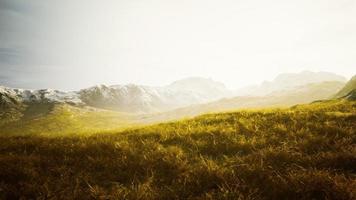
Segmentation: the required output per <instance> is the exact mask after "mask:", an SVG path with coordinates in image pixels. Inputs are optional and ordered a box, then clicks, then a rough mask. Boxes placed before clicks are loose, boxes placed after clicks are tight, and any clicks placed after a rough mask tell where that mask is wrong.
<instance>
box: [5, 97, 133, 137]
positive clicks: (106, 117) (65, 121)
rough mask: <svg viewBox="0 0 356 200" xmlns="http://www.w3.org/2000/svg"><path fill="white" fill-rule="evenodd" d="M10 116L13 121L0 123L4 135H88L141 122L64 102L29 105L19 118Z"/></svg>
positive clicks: (117, 113)
mask: <svg viewBox="0 0 356 200" xmlns="http://www.w3.org/2000/svg"><path fill="white" fill-rule="evenodd" d="M10 115H11V116H12V118H10V119H11V120H6V119H8V118H4V121H2V123H1V124H0V135H1V136H21V135H32V136H34V135H45V136H53V137H58V136H63V135H67V136H68V135H81V134H85V135H88V134H94V133H96V132H98V131H100V132H103V131H108V130H110V131H113V130H122V129H123V128H127V127H130V126H133V125H135V124H137V123H138V122H137V121H135V117H134V116H133V115H129V114H125V113H119V112H114V111H108V110H100V109H96V108H91V107H76V106H71V105H68V104H63V103H56V104H53V103H46V104H44V103H41V104H36V103H33V104H27V105H26V106H25V107H24V109H23V110H22V111H21V112H20V113H18V116H15V115H13V114H10Z"/></svg>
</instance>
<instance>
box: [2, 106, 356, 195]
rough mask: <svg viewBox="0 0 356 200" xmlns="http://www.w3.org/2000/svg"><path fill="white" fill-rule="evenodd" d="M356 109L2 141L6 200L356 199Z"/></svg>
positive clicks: (265, 113) (310, 109)
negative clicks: (355, 125)
mask: <svg viewBox="0 0 356 200" xmlns="http://www.w3.org/2000/svg"><path fill="white" fill-rule="evenodd" d="M355 122H356V102H355V101H347V100H334V101H327V102H318V103H313V104H309V105H300V106H296V107H293V108H290V109H269V110H256V111H239V112H231V113H219V114H208V115H203V116H199V117H196V118H194V119H190V120H184V121H177V122H172V123H164V124H158V125H153V126H148V127H145V128H138V129H131V130H127V131H124V132H112V133H106V134H98V135H92V136H87V137H84V136H81V137H78V136H70V137H55V138H53V137H34V136H32V137H31V136H25V137H3V136H2V137H1V138H0V179H1V183H0V191H1V192H0V198H1V199H19V198H21V199H36V198H38V199H51V198H54V197H55V198H57V199H128V200H130V199H145V200H146V199H162V200H163V199H341V200H342V199H345V200H346V199H354V197H355V196H356V178H355V177H356V171H355V168H354V166H356V149H355V145H356V143H355V141H356V134H355V130H354V128H355V127H354V124H355Z"/></svg>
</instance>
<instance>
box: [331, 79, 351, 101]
mask: <svg viewBox="0 0 356 200" xmlns="http://www.w3.org/2000/svg"><path fill="white" fill-rule="evenodd" d="M355 93H356V75H355V76H353V77H352V78H351V79H350V80H349V81H348V82H347V83H346V85H345V86H344V87H343V88H342V89H341V90H340V91H339V92H338V93H337V94H336V95H335V98H341V97H345V96H348V95H349V94H350V95H351V96H350V97H351V98H352V97H353V99H356V95H355Z"/></svg>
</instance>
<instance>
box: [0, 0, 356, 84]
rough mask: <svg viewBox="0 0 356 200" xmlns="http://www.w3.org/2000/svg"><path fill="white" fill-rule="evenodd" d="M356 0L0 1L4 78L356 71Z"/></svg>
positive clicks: (93, 79)
mask: <svg viewBox="0 0 356 200" xmlns="http://www.w3.org/2000/svg"><path fill="white" fill-rule="evenodd" d="M355 69H356V1H355V0H298V1H295V0H269V1H265V0H248V1H247V0H245V1H242V0H214V1H213V0H106V1H101V0H51V1H48V0H31V1H28V0H0V85H5V86H9V87H20V88H30V89H38V88H53V89H61V90H76V89H79V88H85V87H89V86H92V85H95V84H127V83H136V84H144V85H153V86H158V85H165V84H169V83H170V82H173V81H175V80H178V79H181V78H186V77H191V76H200V77H207V78H212V79H214V80H217V81H221V82H223V83H225V84H226V86H228V87H229V88H232V89H233V88H241V87H244V86H247V85H250V84H256V83H260V82H262V81H263V80H272V79H273V78H274V77H276V76H277V75H278V74H280V73H288V72H300V71H304V70H310V71H328V72H334V73H337V74H340V75H343V76H345V77H346V78H350V77H351V76H353V75H355V74H356V70H355Z"/></svg>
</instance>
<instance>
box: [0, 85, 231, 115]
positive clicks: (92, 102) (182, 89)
mask: <svg viewBox="0 0 356 200" xmlns="http://www.w3.org/2000/svg"><path fill="white" fill-rule="evenodd" d="M0 94H1V96H0V97H1V98H2V99H1V102H2V103H3V104H4V105H5V104H7V105H9V103H10V102H18V103H25V104H26V103H43V102H45V103H70V104H74V105H88V106H92V107H97V108H103V109H111V110H116V111H121V112H133V113H149V112H160V111H166V110H169V109H175V108H179V107H184V106H188V105H192V104H200V103H206V102H209V101H213V100H217V99H220V98H223V97H226V96H227V95H229V94H230V91H229V90H227V89H226V88H225V86H224V85H223V84H222V83H219V82H215V81H213V80H211V79H205V78H188V79H183V80H180V81H176V82H174V83H172V84H170V85H167V86H163V87H151V86H142V85H135V84H128V85H113V86H106V85H97V86H93V87H90V88H86V89H82V90H80V91H74V92H63V91H58V90H51V89H42V90H24V89H12V88H6V87H1V90H0ZM6 102H7V103H6Z"/></svg>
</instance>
